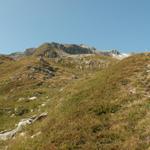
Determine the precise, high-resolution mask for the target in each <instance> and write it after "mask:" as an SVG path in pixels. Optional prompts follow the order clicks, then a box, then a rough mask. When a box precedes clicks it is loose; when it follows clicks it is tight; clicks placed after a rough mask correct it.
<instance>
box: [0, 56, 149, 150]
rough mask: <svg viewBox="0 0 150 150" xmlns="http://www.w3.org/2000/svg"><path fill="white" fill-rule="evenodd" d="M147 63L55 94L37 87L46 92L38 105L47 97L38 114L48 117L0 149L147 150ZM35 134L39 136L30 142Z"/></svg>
mask: <svg viewBox="0 0 150 150" xmlns="http://www.w3.org/2000/svg"><path fill="white" fill-rule="evenodd" d="M149 63H150V56H148V55H137V56H133V57H130V58H127V59H125V60H123V61H121V62H119V63H118V64H116V65H114V66H111V67H109V68H108V69H106V70H103V71H98V72H97V73H93V74H92V75H91V76H90V77H86V78H85V77H84V79H83V78H79V79H78V80H73V81H72V82H70V84H67V85H66V84H64V85H65V87H64V88H63V90H61V91H60V88H59V90H54V91H55V92H54V93H53V92H52V91H51V92H50V91H49V90H48V89H47V88H44V87H42V89H45V90H46V91H47V93H46V94H44V95H43V96H41V99H43V101H44V100H45V99H46V97H45V96H46V95H47V94H50V93H52V94H50V95H49V97H50V98H49V100H50V101H49V103H48V104H47V106H46V108H44V109H43V110H42V111H45V110H46V111H47V110H48V111H49V117H48V118H47V119H46V120H44V121H42V122H37V123H35V124H34V125H32V126H29V127H28V128H27V129H25V131H24V132H25V133H26V136H24V137H21V136H20V135H18V136H17V137H16V139H14V140H10V141H7V142H8V143H7V142H6V143H1V144H2V145H3V144H4V145H5V144H9V149H11V150H13V149H14V150H16V149H17V150H19V149H20V150H24V149H25V150H27V149H29V150H30V149H32V150H34V149H35V150H37V149H41V150H45V149H46V150H48V149H50V150H51V149H52V150H53V149H62V150H67V149H86V150H88V149H89V150H91V149H92V150H93V149H106V150H107V149H108V150H110V149H124V150H126V149H132V150H134V149H139V150H142V149H147V148H148V147H149V146H150V145H149V134H150V128H149V123H150V119H149V110H150V103H149V100H150V99H149V97H148V96H149V91H150V89H149V83H150V82H149V80H150V79H149V73H148V72H147V70H148V67H147V65H148V64H149ZM74 71H75V70H74ZM74 71H73V70H70V72H74ZM58 87H59V86H58ZM51 89H52V88H51ZM36 90H37V89H36ZM40 90H41V89H40ZM55 93H56V94H55ZM39 131H40V132H41V135H40V136H37V137H35V138H33V139H32V138H31V136H32V135H34V134H36V133H38V132H39ZM131 147H132V148H131Z"/></svg>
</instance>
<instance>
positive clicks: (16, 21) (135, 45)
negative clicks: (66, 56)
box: [0, 0, 150, 53]
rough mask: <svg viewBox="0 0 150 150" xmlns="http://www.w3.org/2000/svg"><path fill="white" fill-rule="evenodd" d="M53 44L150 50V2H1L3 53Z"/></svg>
mask: <svg viewBox="0 0 150 150" xmlns="http://www.w3.org/2000/svg"><path fill="white" fill-rule="evenodd" d="M52 41H54V42H60V43H75V44H79V43H84V44H88V45H91V46H95V47H96V48H98V49H100V50H101V49H106V50H107V49H118V50H121V51H123V52H132V51H133V52H141V51H150V0H0V53H10V52H14V51H23V50H24V49H26V48H29V47H36V46H38V45H40V44H42V43H43V42H52Z"/></svg>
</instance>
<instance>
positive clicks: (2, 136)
mask: <svg viewBox="0 0 150 150" xmlns="http://www.w3.org/2000/svg"><path fill="white" fill-rule="evenodd" d="M47 115H48V114H47V113H42V114H40V115H38V116H37V115H35V116H33V117H31V118H27V119H22V120H21V121H20V122H19V123H18V124H17V127H16V128H15V129H13V130H9V131H2V132H0V140H8V139H11V138H13V137H14V136H15V135H16V134H17V133H18V132H21V131H22V130H23V128H24V127H25V126H27V125H30V124H32V123H34V122H35V121H38V120H41V119H42V118H45V117H46V116H47Z"/></svg>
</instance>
